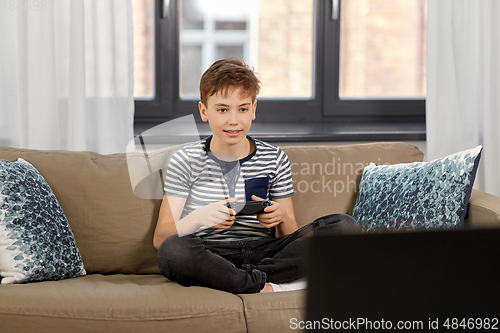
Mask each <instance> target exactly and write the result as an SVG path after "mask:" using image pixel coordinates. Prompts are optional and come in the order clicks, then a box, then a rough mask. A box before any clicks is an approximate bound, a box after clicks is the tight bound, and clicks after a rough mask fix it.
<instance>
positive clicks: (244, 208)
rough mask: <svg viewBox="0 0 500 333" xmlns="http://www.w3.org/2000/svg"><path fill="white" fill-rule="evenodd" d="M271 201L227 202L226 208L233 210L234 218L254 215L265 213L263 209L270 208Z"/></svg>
mask: <svg viewBox="0 0 500 333" xmlns="http://www.w3.org/2000/svg"><path fill="white" fill-rule="evenodd" d="M271 205H272V204H271V201H269V200H261V201H247V202H245V203H238V202H228V203H226V206H227V207H229V208H232V209H234V211H235V212H236V216H240V215H256V214H262V213H265V211H264V208H266V207H268V206H271Z"/></svg>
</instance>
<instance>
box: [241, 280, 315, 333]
mask: <svg viewBox="0 0 500 333" xmlns="http://www.w3.org/2000/svg"><path fill="white" fill-rule="evenodd" d="M238 296H239V297H241V299H242V300H243V306H244V308H245V318H246V321H247V329H248V333H260V332H289V331H293V330H295V329H297V327H298V324H299V323H300V322H301V321H304V320H305V315H306V291H305V290H296V291H287V292H278V293H265V294H241V295H238Z"/></svg>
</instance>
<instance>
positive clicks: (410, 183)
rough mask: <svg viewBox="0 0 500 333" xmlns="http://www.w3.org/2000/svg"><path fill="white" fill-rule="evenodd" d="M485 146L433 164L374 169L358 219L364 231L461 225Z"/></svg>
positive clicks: (369, 170) (366, 178) (364, 184)
mask: <svg viewBox="0 0 500 333" xmlns="http://www.w3.org/2000/svg"><path fill="white" fill-rule="evenodd" d="M481 149H482V147H481V146H478V147H476V148H474V149H470V150H466V151H463V152H460V153H456V154H453V155H450V156H446V157H443V158H439V159H436V160H433V161H430V162H420V163H418V162H417V163H406V164H397V165H379V166H376V165H375V164H373V163H372V164H370V165H369V166H367V167H366V168H365V170H364V171H363V177H362V179H361V184H360V188H359V194H358V198H357V201H356V205H355V207H354V213H353V217H354V219H356V221H357V222H358V224H359V225H360V227H361V228H362V229H363V230H365V231H375V230H413V229H433V228H455V227H458V226H462V225H463V222H464V219H465V215H466V214H467V207H468V202H469V198H470V194H471V191H472V185H473V183H474V178H475V175H476V171H477V167H478V164H479V159H480V156H481Z"/></svg>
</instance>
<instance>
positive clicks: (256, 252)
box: [157, 214, 359, 294]
mask: <svg viewBox="0 0 500 333" xmlns="http://www.w3.org/2000/svg"><path fill="white" fill-rule="evenodd" d="M358 231H359V227H358V225H357V224H356V221H354V219H353V218H352V217H350V216H349V215H344V214H332V215H327V216H324V217H321V218H318V219H316V220H315V221H314V222H311V223H309V224H307V225H305V226H304V227H302V228H300V229H298V230H297V231H295V232H294V233H291V234H289V235H285V236H282V237H278V238H258V239H251V240H242V241H231V242H216V241H204V240H203V239H201V238H199V237H197V236H195V235H192V234H191V235H187V236H182V237H179V236H178V235H172V236H170V237H168V238H167V239H166V240H165V241H164V242H163V243H162V245H161V246H160V248H159V250H158V257H157V263H158V267H159V268H160V271H161V273H162V274H163V275H165V276H166V277H167V278H168V279H169V280H171V281H176V282H177V283H179V284H180V285H183V286H204V287H209V288H214V289H219V290H223V291H227V292H231V293H234V294H243V293H257V292H259V291H260V290H262V288H264V284H265V283H266V282H273V283H286V282H291V281H294V280H297V279H300V278H303V277H304V276H305V272H304V267H303V266H304V265H303V263H302V255H303V253H304V251H305V239H304V236H306V235H308V234H312V233H314V234H318V233H329V234H331V233H335V234H342V233H352V232H358Z"/></svg>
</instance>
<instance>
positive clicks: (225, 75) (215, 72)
mask: <svg viewBox="0 0 500 333" xmlns="http://www.w3.org/2000/svg"><path fill="white" fill-rule="evenodd" d="M260 84H261V83H260V81H259V79H258V78H257V76H256V75H255V72H254V71H253V69H252V68H251V67H250V66H248V65H247V64H245V62H244V61H243V60H241V59H240V58H237V57H229V58H224V59H219V60H217V61H216V62H214V63H213V64H212V66H210V67H209V68H208V69H207V70H206V71H205V73H203V75H202V76H201V80H200V99H201V102H202V103H203V104H204V105H205V106H206V105H207V100H208V98H209V97H210V96H212V95H214V94H216V93H218V92H220V93H221V94H222V96H225V95H226V94H227V93H228V92H230V91H232V90H233V89H237V88H241V95H242V97H251V98H252V103H253V102H254V101H255V98H257V95H258V94H259V91H260Z"/></svg>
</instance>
